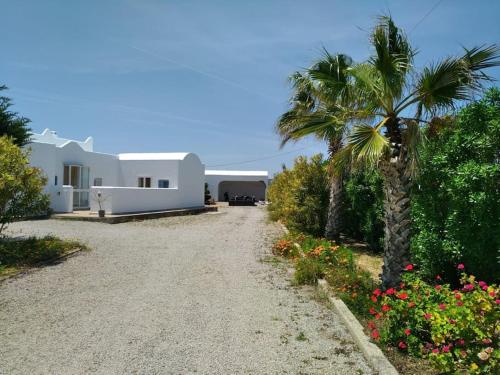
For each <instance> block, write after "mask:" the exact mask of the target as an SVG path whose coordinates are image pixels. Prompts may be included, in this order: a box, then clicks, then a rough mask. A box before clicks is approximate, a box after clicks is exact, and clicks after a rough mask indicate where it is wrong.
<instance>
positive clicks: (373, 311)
mask: <svg viewBox="0 0 500 375" xmlns="http://www.w3.org/2000/svg"><path fill="white" fill-rule="evenodd" d="M369 311H370V314H371V315H375V314H376V313H377V312H376V311H375V309H374V308H373V307H370V310H369Z"/></svg>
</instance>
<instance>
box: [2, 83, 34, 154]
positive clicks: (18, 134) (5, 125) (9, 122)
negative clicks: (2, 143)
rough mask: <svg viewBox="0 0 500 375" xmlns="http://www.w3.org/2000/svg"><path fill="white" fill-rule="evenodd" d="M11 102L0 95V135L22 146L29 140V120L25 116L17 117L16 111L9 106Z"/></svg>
mask: <svg viewBox="0 0 500 375" xmlns="http://www.w3.org/2000/svg"><path fill="white" fill-rule="evenodd" d="M6 89H7V87H6V86H0V91H3V90H6ZM11 106H12V102H11V100H10V99H9V98H7V97H5V96H0V137H2V136H8V137H11V138H12V139H13V142H14V143H15V144H16V145H18V146H24V145H26V144H27V143H28V142H29V138H30V136H31V132H30V128H29V127H28V124H29V123H30V120H29V119H27V118H25V117H19V115H18V114H17V113H16V112H12V111H10V110H9V108H10V107H11Z"/></svg>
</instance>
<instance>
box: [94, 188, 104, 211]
mask: <svg viewBox="0 0 500 375" xmlns="http://www.w3.org/2000/svg"><path fill="white" fill-rule="evenodd" d="M93 198H94V200H95V201H96V202H97V204H98V205H99V211H97V214H98V215H99V217H104V216H105V215H106V211H105V210H104V209H103V203H104V201H105V200H106V198H105V197H104V195H103V194H102V193H101V191H100V190H98V191H97V192H94V193H93Z"/></svg>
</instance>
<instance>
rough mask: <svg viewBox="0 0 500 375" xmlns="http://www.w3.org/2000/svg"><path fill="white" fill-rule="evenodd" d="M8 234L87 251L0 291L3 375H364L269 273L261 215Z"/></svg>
mask: <svg viewBox="0 0 500 375" xmlns="http://www.w3.org/2000/svg"><path fill="white" fill-rule="evenodd" d="M9 231H10V232H11V233H17V234H19V233H22V234H37V235H44V234H49V233H52V234H55V235H58V236H61V237H65V238H77V239H80V240H81V241H83V242H85V243H87V244H88V245H89V246H90V247H91V248H92V251H90V252H86V253H81V254H79V255H77V256H74V257H72V258H69V259H67V260H66V261H64V262H62V263H60V264H56V265H53V266H48V267H45V268H42V269H40V270H37V271H35V272H32V273H29V274H27V275H24V276H22V277H19V278H17V279H12V280H9V281H5V282H3V283H2V284H0V373H2V374H87V373H97V374H231V375H232V374H343V375H348V374H370V373H372V372H371V370H370V368H369V367H368V365H367V363H366V361H365V360H364V358H363V356H362V354H361V353H360V352H359V351H358V349H357V348H356V346H355V345H354V343H353V341H352V339H351V338H350V336H349V334H348V333H347V331H346V329H345V327H344V326H343V325H342V323H341V322H340V321H339V318H338V317H336V316H335V314H334V313H333V312H332V311H330V310H328V309H327V308H326V307H325V306H324V305H322V304H320V303H318V302H316V301H315V300H314V299H312V298H311V296H314V294H313V293H314V292H313V291H312V289H308V288H294V287H291V286H290V281H289V280H288V279H287V274H286V271H285V267H284V265H282V264H281V265H280V264H275V263H274V262H270V261H269V260H272V258H270V257H269V256H270V250H269V249H270V244H271V242H272V240H273V239H274V238H276V236H277V235H278V234H279V228H277V227H276V226H275V225H274V224H270V223H268V222H267V219H266V212H265V209H264V208H262V207H230V208H223V209H222V210H221V213H219V214H204V215H199V216H189V217H178V218H165V219H158V220H150V221H144V222H137V223H126V224H117V225H109V224H99V223H87V222H70V221H58V220H44V221H33V222H22V223H16V224H14V225H12V226H11V227H10V229H9Z"/></svg>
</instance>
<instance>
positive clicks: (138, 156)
mask: <svg viewBox="0 0 500 375" xmlns="http://www.w3.org/2000/svg"><path fill="white" fill-rule="evenodd" d="M187 155H188V153H187V152H159V153H154V152H152V153H128V154H118V159H120V160H184V158H185V157H186V156H187Z"/></svg>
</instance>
